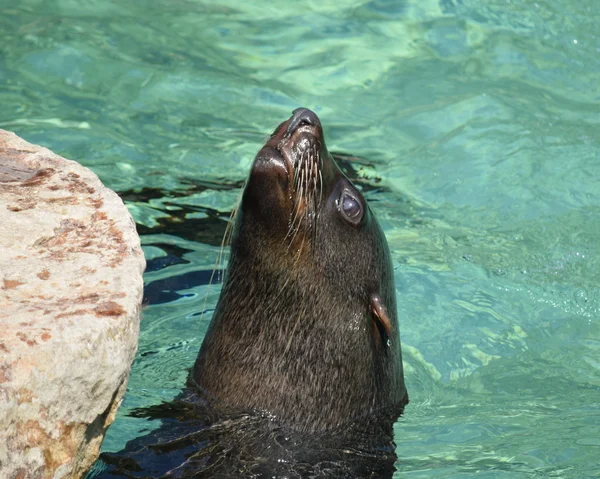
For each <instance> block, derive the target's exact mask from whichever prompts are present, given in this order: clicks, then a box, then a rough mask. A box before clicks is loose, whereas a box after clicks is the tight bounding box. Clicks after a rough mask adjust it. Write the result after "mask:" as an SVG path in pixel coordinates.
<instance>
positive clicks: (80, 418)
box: [0, 130, 145, 479]
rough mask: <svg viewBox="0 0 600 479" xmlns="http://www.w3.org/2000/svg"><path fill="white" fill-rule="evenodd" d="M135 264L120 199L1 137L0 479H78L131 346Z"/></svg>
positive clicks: (77, 168)
mask: <svg viewBox="0 0 600 479" xmlns="http://www.w3.org/2000/svg"><path fill="white" fill-rule="evenodd" d="M144 268H145V261H144V256H143V254H142V251H141V248H140V240H139V237H138V235H137V233H136V229H135V224H134V222H133V220H132V218H131V216H130V215H129V212H128V211H127V209H126V208H125V206H124V205H123V202H122V201H121V199H120V198H119V197H118V196H117V195H116V194H115V193H114V192H113V191H111V190H109V189H108V188H106V187H104V186H103V185H102V183H101V182H100V180H99V179H98V177H97V176H96V175H95V174H94V173H92V172H91V171H90V170H88V169H87V168H84V167H83V166H81V165H80V164H78V163H76V162H74V161H69V160H66V159H64V158H61V157H60V156H57V155H55V154H54V153H52V152H51V151H49V150H47V149H45V148H42V147H39V146H35V145H31V144H29V143H27V142H26V141H24V140H22V139H21V138H19V137H18V136H16V135H14V134H12V133H9V132H7V131H4V130H0V477H2V478H22V479H24V478H38V477H40V478H42V477H43V478H54V479H59V478H63V477H79V476H81V475H83V474H84V473H85V471H86V470H87V469H88V468H89V467H91V465H92V463H93V462H94V460H95V459H96V457H97V456H98V453H99V449H100V445H101V443H102V439H103V437H104V433H105V431H106V428H107V427H108V426H109V425H110V423H111V422H112V421H113V420H114V417H115V413H116V410H117V408H118V406H119V404H120V402H121V399H122V397H123V394H124V393H125V389H126V385H127V379H128V376H129V369H130V366H131V362H132V361H133V357H134V354H135V351H136V347H137V340H138V334H139V319H140V316H139V315H140V308H141V299H142V288H143V283H142V273H143V271H144Z"/></svg>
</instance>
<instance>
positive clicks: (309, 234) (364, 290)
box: [107, 110, 408, 477]
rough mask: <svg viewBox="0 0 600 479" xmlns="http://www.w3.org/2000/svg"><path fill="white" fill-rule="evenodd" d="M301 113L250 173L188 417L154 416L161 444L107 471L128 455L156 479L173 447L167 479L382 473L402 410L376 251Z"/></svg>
mask: <svg viewBox="0 0 600 479" xmlns="http://www.w3.org/2000/svg"><path fill="white" fill-rule="evenodd" d="M306 112H307V110H306V111H304V112H302V113H301V114H304V115H308V114H311V115H314V114H312V113H311V112H308V113H306ZM298 115H300V113H298V111H296V112H295V115H294V116H293V117H292V118H291V119H290V120H288V121H287V122H285V123H283V124H282V125H280V126H279V127H278V128H277V130H276V131H275V132H274V134H273V135H272V136H271V138H270V139H269V140H268V141H267V143H266V145H265V146H264V147H263V148H262V149H261V150H260V151H259V153H258V155H257V157H256V159H255V161H254V164H253V166H252V170H251V173H250V176H249V178H248V181H247V184H246V187H245V190H244V194H243V198H242V201H241V204H240V207H239V210H238V213H237V216H236V218H235V229H234V232H233V236H232V240H231V256H230V260H229V265H228V269H227V273H226V277H225V282H224V284H223V289H222V292H221V295H220V298H219V301H218V304H217V308H216V311H215V314H214V316H213V319H212V321H211V324H210V327H209V330H208V332H207V334H206V337H205V339H204V342H203V344H202V348H201V350H200V353H199V355H198V358H197V360H196V363H195V366H194V369H193V370H192V373H191V375H190V380H189V383H188V388H187V389H186V392H185V393H183V394H182V398H180V400H179V401H177V402H176V403H174V404H177V406H176V407H175V409H177V408H180V409H181V410H183V411H185V413H182V412H181V411H180V412H179V413H177V414H173V415H170V416H169V415H168V414H164V413H159V414H155V415H154V416H155V417H157V416H158V417H161V418H162V419H163V420H164V425H163V427H162V428H161V430H159V432H158V433H154V434H153V441H155V442H158V443H159V444H158V445H157V444H154V446H144V445H142V444H141V443H144V441H145V443H146V444H147V443H148V440H149V439H148V438H145V439H144V438H141V439H137V440H136V441H134V442H133V443H132V444H131V445H130V446H131V447H129V446H128V449H129V450H130V451H132V452H130V454H125V455H124V456H118V455H117V456H113V462H115V464H117V465H118V466H117V468H116V469H115V470H117V471H119V470H120V471H126V468H125V467H124V466H123V463H122V461H121V462H119V461H120V460H121V459H123V457H125V458H126V459H128V460H134V458H135V460H134V463H135V464H136V467H139V468H141V469H142V472H141V474H144V473H149V474H153V476H152V477H156V475H158V474H157V472H151V473H150V471H149V470H147V471H145V472H144V471H143V469H144V467H143V466H140V462H141V463H143V462H144V461H150V462H153V464H154V465H156V461H159V459H158V456H160V455H161V454H164V452H161V451H163V449H164V444H167V445H168V444H172V443H173V444H175V446H170V450H171V451H172V450H176V451H177V450H178V451H179V453H181V451H182V450H185V451H187V452H186V453H185V454H183V455H182V458H186V460H185V464H184V466H181V467H179V468H177V469H176V470H177V471H179V472H177V473H173V474H174V475H173V476H168V477H235V476H244V477H283V476H286V477H390V476H391V474H392V472H393V470H394V467H393V462H394V459H395V453H394V446H393V431H392V427H393V422H394V420H395V419H396V418H397V417H398V415H399V414H400V413H401V412H402V409H403V407H404V405H405V404H406V402H407V401H408V399H407V394H406V389H405V387H404V379H403V371H402V360H401V352H400V338H399V335H398V325H397V319H396V297H395V287H394V278H393V271H392V265H391V261H390V255H389V251H388V247H387V243H386V240H385V236H384V234H383V232H382V230H381V228H380V226H379V224H378V222H377V220H376V218H375V216H374V214H373V213H372V212H371V210H370V208H369V207H368V205H367V204H366V202H365V201H364V198H362V195H361V193H360V192H359V191H358V190H356V189H355V188H354V186H353V185H352V184H351V182H350V181H349V180H348V179H347V178H346V177H345V176H344V175H343V174H342V172H341V171H340V170H339V168H338V167H337V165H336V164H335V162H334V161H333V159H332V158H331V156H330V155H329V153H328V151H327V148H326V147H325V143H324V140H323V135H322V130H321V126H320V123H318V119H316V116H314V118H313V117H312V116H310V117H309V120H310V121H312V124H307V123H306V122H304V123H300V122H299V120H298ZM315 119H316V120H315ZM309 123H310V122H309ZM344 189H349V190H351V191H352V192H353V194H354V195H355V196H356V197H357V198H358V199H359V201H360V202H361V203H362V205H363V207H364V211H365V212H364V217H363V219H362V221H361V223H360V224H359V225H358V226H356V225H352V224H349V223H348V221H347V220H345V219H344V218H343V217H342V215H341V214H340V211H339V201H340V195H341V192H342V191H343V190H344ZM373 294H376V295H378V296H379V297H380V298H381V300H382V303H383V304H384V305H385V306H386V307H387V311H388V315H389V319H390V321H391V324H392V328H393V329H392V330H393V333H394V334H392V335H391V337H389V338H385V339H389V340H388V341H387V342H386V341H385V340H384V338H382V337H380V336H379V333H378V331H379V330H378V329H377V328H374V327H373V325H374V324H375V323H374V318H373V312H372V303H371V298H372V295H373ZM190 398H192V399H190ZM194 398H196V399H194ZM182 405H183V406H182ZM157 410H160V408H159V409H157ZM190 411H191V412H190ZM161 414H162V416H161ZM245 415H247V416H245ZM240 417H242V418H246V417H247V418H251V419H247V422H244V420H245V419H244V420H241V421H242V422H239V421H240ZM232 418H233V419H232ZM190 421H191V423H192V424H193V425H192V426H190ZM236 421H237V422H236ZM239 424H243V425H244V426H243V427H238V425H239ZM169 428H171V429H173V428H175V430H176V431H177V430H178V429H179V431H180V434H181V437H179V436H178V435H177V432H175V433H169V432H167V431H168V430H169ZM185 428H188V429H185ZM184 429H185V430H186V431H188V432H184ZM161 431H162V432H161ZM161 434H162V437H163V439H160V437H161ZM173 436H175V439H173ZM161 443H162V444H163V449H161V448H160V447H159V446H160V444H161ZM177 445H179V447H178V446H177ZM156 448H158V449H156ZM167 449H169V447H167ZM157 451H158V452H157ZM232 451H234V452H232ZM149 457H150V458H151V459H148V458H149ZM223 457H229V459H228V460H227V459H226V460H224V461H223ZM242 457H243V458H244V459H242ZM115 458H117V459H115ZM144 458H145V459H144ZM253 458H254V460H253ZM107 460H109V459H108V457H107ZM323 461H324V462H323ZM320 464H325V466H319V465H320ZM334 464H335V466H334ZM119 468H120V469H119ZM131 469H132V468H130V470H129V472H128V474H131V477H146V476H143V475H140V476H138V474H137V473H135V474H134V472H132V470H131ZM133 469H135V467H134V468H133ZM167 470H168V469H167ZM153 471H154V470H153ZM224 471H229V472H224ZM244 471H245V472H244ZM336 471H337V472H336ZM113 472H114V470H113ZM219 474H224V475H223V476H220V475H219ZM228 474H229V476H228ZM280 474H281V476H280Z"/></svg>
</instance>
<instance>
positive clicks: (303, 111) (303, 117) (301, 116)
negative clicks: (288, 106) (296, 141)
mask: <svg viewBox="0 0 600 479" xmlns="http://www.w3.org/2000/svg"><path fill="white" fill-rule="evenodd" d="M303 125H306V126H321V122H320V120H319V117H318V116H317V115H316V114H315V113H314V112H312V111H311V110H309V109H308V108H296V109H295V110H294V111H293V113H292V118H291V119H290V123H289V124H288V127H287V133H288V134H291V133H293V132H294V131H295V130H296V129H298V128H299V127H301V126H303Z"/></svg>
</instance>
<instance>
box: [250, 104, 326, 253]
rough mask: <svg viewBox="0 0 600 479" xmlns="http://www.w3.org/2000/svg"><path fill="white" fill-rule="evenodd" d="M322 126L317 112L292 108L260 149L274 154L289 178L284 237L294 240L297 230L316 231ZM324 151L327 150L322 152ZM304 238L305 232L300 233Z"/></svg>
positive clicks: (321, 172)
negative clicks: (285, 235)
mask: <svg viewBox="0 0 600 479" xmlns="http://www.w3.org/2000/svg"><path fill="white" fill-rule="evenodd" d="M324 151H326V150H325V145H324V140H323V129H322V127H321V121H320V120H319V118H318V117H317V115H316V114H315V113H314V112H312V111H310V110H309V109H307V108H298V109H296V110H294V112H293V114H292V116H291V117H290V118H289V119H288V120H287V121H285V122H283V123H282V124H281V125H279V126H278V127H277V128H276V129H275V131H274V132H273V134H272V135H271V137H270V138H269V140H268V141H267V142H266V143H265V145H264V146H263V148H262V149H261V152H262V154H263V155H264V154H265V153H267V152H268V154H269V155H271V157H272V158H273V157H277V160H278V161H277V164H278V165H279V166H280V167H284V168H285V170H286V174H287V179H288V197H289V199H290V200H291V202H292V205H291V206H292V207H291V208H290V216H289V222H288V234H287V237H288V238H289V239H290V240H291V241H292V242H293V241H294V239H295V238H296V237H297V236H298V231H300V230H302V231H304V233H309V232H310V234H311V236H312V237H314V234H315V233H316V231H315V230H316V217H317V214H318V210H319V206H320V204H321V201H322V195H323V152H324ZM325 154H326V153H325ZM301 236H302V238H303V241H302V243H303V244H304V243H305V241H304V239H305V238H306V234H303V235H301Z"/></svg>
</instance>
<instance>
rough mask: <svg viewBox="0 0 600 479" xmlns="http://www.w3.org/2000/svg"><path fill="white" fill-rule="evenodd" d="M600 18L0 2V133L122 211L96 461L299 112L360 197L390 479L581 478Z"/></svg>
mask: <svg viewBox="0 0 600 479" xmlns="http://www.w3.org/2000/svg"><path fill="white" fill-rule="evenodd" d="M598 18H600V4H598V3H597V2H596V0H568V1H567V0H554V1H537V2H534V1H517V0H490V1H486V2H480V1H477V0H462V1H461V0H456V1H452V0H439V1H431V0H424V1H423V0H418V1H417V0H404V1H384V0H373V1H345V2H344V1H340V0H336V1H327V0H321V1H309V2H304V3H303V5H302V6H301V5H300V3H298V2H283V1H269V2H240V1H237V2H234V1H233V0H232V1H222V2H203V1H199V0H169V1H159V0H155V1H153V2H150V1H128V2H117V1H116V0H115V1H108V0H98V1H94V2H91V1H86V0H79V1H77V0H55V1H51V0H40V1H32V0H22V1H20V2H8V1H7V0H0V105H1V106H2V108H0V128H4V129H8V130H12V131H15V132H17V133H18V134H19V135H21V136H22V137H24V138H26V139H27V140H29V141H31V142H34V143H40V144H43V145H46V146H48V147H50V148H51V149H53V150H54V151H56V152H57V153H60V154H62V155H64V156H66V157H69V158H73V159H77V160H79V161H81V162H82V163H83V164H85V165H86V166H88V167H90V168H92V169H93V170H94V171H95V172H96V173H97V174H98V175H99V176H100V177H101V179H102V180H103V181H104V182H105V183H106V184H107V185H108V186H110V187H111V188H113V189H115V190H116V191H118V192H119V193H121V194H122V195H123V197H124V198H125V200H126V201H127V204H128V207H129V209H130V211H131V213H132V214H133V216H134V217H135V219H136V221H137V222H138V225H139V227H140V233H141V234H142V241H143V244H144V251H145V253H146V256H147V259H148V261H149V270H148V272H147V273H146V284H147V286H148V290H147V301H148V303H149V305H148V306H147V307H146V309H145V313H144V320H143V323H142V332H141V336H140V345H139V352H138V355H137V358H136V360H135V363H134V365H133V370H132V373H131V380H130V383H129V389H128V392H127V395H126V397H125V400H124V403H123V407H122V408H121V409H120V411H119V416H118V418H117V420H116V422H115V424H114V425H113V426H112V427H111V429H110V430H109V432H108V435H107V437H106V440H105V442H104V446H103V450H105V451H115V450H118V449H120V448H121V447H123V446H124V444H125V443H126V441H127V440H129V439H132V438H134V437H136V436H139V435H141V434H143V433H144V432H147V431H148V430H150V429H152V428H153V427H154V426H155V425H154V424H153V423H152V422H148V421H145V420H142V419H136V418H132V417H128V416H127V413H128V411H130V410H131V409H132V408H135V407H139V406H147V405H151V404H156V403H158V402H160V401H161V400H168V399H170V398H172V397H173V396H175V395H176V394H177V393H178V392H179V391H180V388H181V386H182V385H183V383H184V380H185V378H186V374H187V371H186V369H187V368H188V367H190V366H191V365H192V363H193V361H194V359H195V356H196V353H197V351H198V348H199V346H200V343H201V341H202V336H203V334H204V332H205V330H206V327H207V324H208V321H209V319H210V315H209V314H203V312H204V311H206V310H210V308H212V307H213V306H214V304H215V301H216V298H217V296H218V290H219V286H218V285H213V286H208V285H207V283H208V278H207V275H209V274H210V271H211V269H212V266H213V264H214V263H215V259H216V256H217V254H218V250H219V248H218V245H219V244H220V237H221V235H222V233H223V231H224V229H225V223H226V221H227V218H228V216H229V212H230V211H231V209H232V207H233V205H234V203H235V201H236V198H237V196H238V193H239V187H240V186H241V183H242V181H243V179H244V178H245V175H246V173H247V171H248V167H249V165H250V162H251V160H252V158H253V155H254V154H255V153H256V151H257V150H258V148H259V147H260V145H261V143H262V141H263V140H264V138H265V136H266V135H267V134H268V133H270V131H271V130H272V129H273V127H275V126H276V125H277V124H278V123H279V122H281V121H283V120H284V119H285V118H287V117H288V116H289V114H290V113H291V111H292V109H294V108H296V107H297V106H300V105H302V106H306V107H309V108H311V109H313V110H315V111H316V112H317V113H318V114H319V116H320V117H321V120H322V122H323V124H324V125H325V130H326V135H327V139H328V145H329V149H330V150H333V151H340V152H345V153H350V154H353V155H357V156H358V157H359V159H358V161H354V162H351V167H352V168H353V170H355V173H356V174H357V175H359V176H361V177H362V178H363V180H364V184H369V185H376V186H378V189H376V190H373V189H370V191H369V193H368V195H367V197H368V198H369V199H370V200H371V204H372V205H373V208H374V209H375V210H376V212H377V214H378V215H379V218H380V220H381V223H382V225H383V227H384V229H385V231H386V234H387V237H388V241H389V243H390V247H391V249H392V252H393V260H394V264H395V271H396V281H397V292H398V305H399V306H398V308H399V318H400V322H401V335H402V341H403V347H404V362H405V369H406V381H407V386H408V388H409V392H410V396H411V403H410V405H409V406H408V407H407V409H406V411H405V416H404V417H403V418H401V419H400V421H399V422H398V423H397V424H396V443H397V453H398V457H399V462H398V469H399V473H398V477H415V478H417V477H440V478H445V477H447V478H465V477H472V476H475V475H476V476H477V477H480V478H486V479H487V478H496V477H497V478H530V477H536V478H537V477H561V478H586V477H600V459H599V458H600V283H599V272H600V33H599V32H600V30H598Z"/></svg>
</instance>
